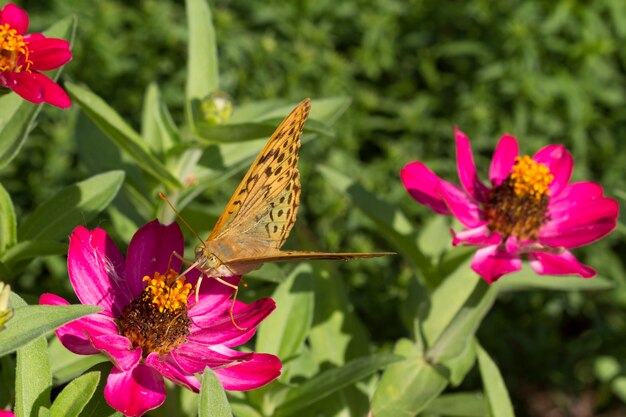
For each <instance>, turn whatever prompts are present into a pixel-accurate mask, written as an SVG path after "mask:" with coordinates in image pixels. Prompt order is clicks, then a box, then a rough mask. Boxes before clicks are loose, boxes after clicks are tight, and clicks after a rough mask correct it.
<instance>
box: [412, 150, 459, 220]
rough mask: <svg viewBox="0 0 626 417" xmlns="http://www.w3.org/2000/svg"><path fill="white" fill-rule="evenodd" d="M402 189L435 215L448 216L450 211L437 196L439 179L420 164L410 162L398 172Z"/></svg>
mask: <svg viewBox="0 0 626 417" xmlns="http://www.w3.org/2000/svg"><path fill="white" fill-rule="evenodd" d="M400 178H401V179H402V183H403V184H404V188H406V190H407V191H408V192H409V194H411V197H413V198H414V199H415V200H416V201H417V202H418V203H420V204H423V205H425V206H427V207H430V209H431V210H433V211H434V212H435V213H439V214H445V215H448V216H449V215H450V214H451V213H450V210H449V209H448V206H447V205H446V203H445V201H443V200H442V199H441V196H439V194H437V184H438V183H439V182H440V181H443V180H442V179H440V178H439V177H438V176H437V175H435V174H434V173H433V172H432V171H431V170H429V169H428V168H426V166H425V165H424V164H422V163H421V162H411V163H410V164H407V165H406V166H405V167H404V168H403V169H402V170H401V171H400Z"/></svg>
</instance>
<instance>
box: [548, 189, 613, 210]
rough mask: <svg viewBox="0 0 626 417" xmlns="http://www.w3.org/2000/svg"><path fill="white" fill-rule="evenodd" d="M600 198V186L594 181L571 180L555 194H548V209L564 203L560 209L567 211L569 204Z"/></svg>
mask: <svg viewBox="0 0 626 417" xmlns="http://www.w3.org/2000/svg"><path fill="white" fill-rule="evenodd" d="M598 198H602V187H601V186H600V184H596V183H595V182H573V183H571V184H568V185H567V186H566V187H565V188H563V189H562V190H561V192H560V193H558V194H557V195H552V196H550V209H551V210H554V208H555V207H556V206H560V205H561V203H565V204H564V205H561V206H562V209H563V210H565V211H567V210H569V207H570V205H571V204H576V203H577V202H578V201H585V200H593V199H598Z"/></svg>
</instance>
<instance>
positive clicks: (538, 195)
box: [484, 156, 554, 240]
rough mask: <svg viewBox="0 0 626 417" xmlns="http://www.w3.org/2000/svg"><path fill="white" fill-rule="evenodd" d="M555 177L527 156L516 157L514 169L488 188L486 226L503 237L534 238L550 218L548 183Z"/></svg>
mask: <svg viewBox="0 0 626 417" xmlns="http://www.w3.org/2000/svg"><path fill="white" fill-rule="evenodd" d="M553 180H554V175H552V174H551V173H550V169H549V168H548V167H547V166H545V165H544V164H542V163H537V162H535V161H533V160H532V159H531V158H530V157H529V156H524V157H523V158H522V157H519V156H518V157H517V158H516V160H515V165H514V166H513V171H512V172H511V174H510V175H509V176H508V177H507V178H506V179H505V180H504V181H503V182H502V184H500V185H497V186H495V187H493V188H492V189H491V192H490V193H489V199H488V201H487V203H486V204H485V207H484V212H485V215H486V217H487V220H489V229H491V231H492V232H498V233H500V235H502V238H503V239H505V240H506V239H507V238H508V237H509V236H515V237H517V238H518V239H520V240H536V239H537V237H538V236H539V230H540V229H541V226H543V225H544V224H545V222H546V221H548V220H549V215H548V203H549V202H550V197H549V194H550V190H549V188H548V186H549V185H550V183H551V182H552V181H553Z"/></svg>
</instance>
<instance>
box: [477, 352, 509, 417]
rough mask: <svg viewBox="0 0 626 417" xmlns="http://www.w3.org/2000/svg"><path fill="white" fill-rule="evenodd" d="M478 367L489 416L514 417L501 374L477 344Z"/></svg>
mask: <svg viewBox="0 0 626 417" xmlns="http://www.w3.org/2000/svg"><path fill="white" fill-rule="evenodd" d="M476 351H477V352H478V365H479V367H480V377H481V378H482V380H483V387H484V389H485V397H486V400H487V405H488V407H489V410H490V412H491V413H490V414H489V415H491V416H497V417H515V413H514V412H513V405H512V404H511V399H510V398H509V392H508V391H507V390H506V385H505V384H504V380H503V379H502V374H501V373H500V370H499V369H498V366H497V365H496V364H495V362H494V361H493V360H492V359H491V357H490V356H489V354H488V353H487V352H486V351H485V350H484V349H483V348H482V346H480V344H477V346H476Z"/></svg>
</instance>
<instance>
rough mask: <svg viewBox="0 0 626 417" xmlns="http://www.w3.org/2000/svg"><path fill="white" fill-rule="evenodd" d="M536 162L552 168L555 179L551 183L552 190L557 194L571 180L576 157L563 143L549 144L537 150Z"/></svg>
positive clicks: (551, 171)
mask: <svg viewBox="0 0 626 417" xmlns="http://www.w3.org/2000/svg"><path fill="white" fill-rule="evenodd" d="M533 160H534V161H535V162H540V163H542V164H544V165H546V166H547V167H548V168H550V173H551V174H552V175H554V180H553V181H552V182H551V183H550V186H549V187H550V192H551V193H552V195H553V196H557V195H558V194H559V193H560V192H561V190H562V189H563V188H565V186H566V185H567V183H568V182H569V179H570V177H571V176H572V169H573V168H574V159H573V158H572V155H571V154H570V153H569V152H568V151H567V149H565V147H564V146H563V145H548V146H545V147H543V148H541V149H539V150H538V151H537V153H536V154H535V155H534V156H533Z"/></svg>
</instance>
